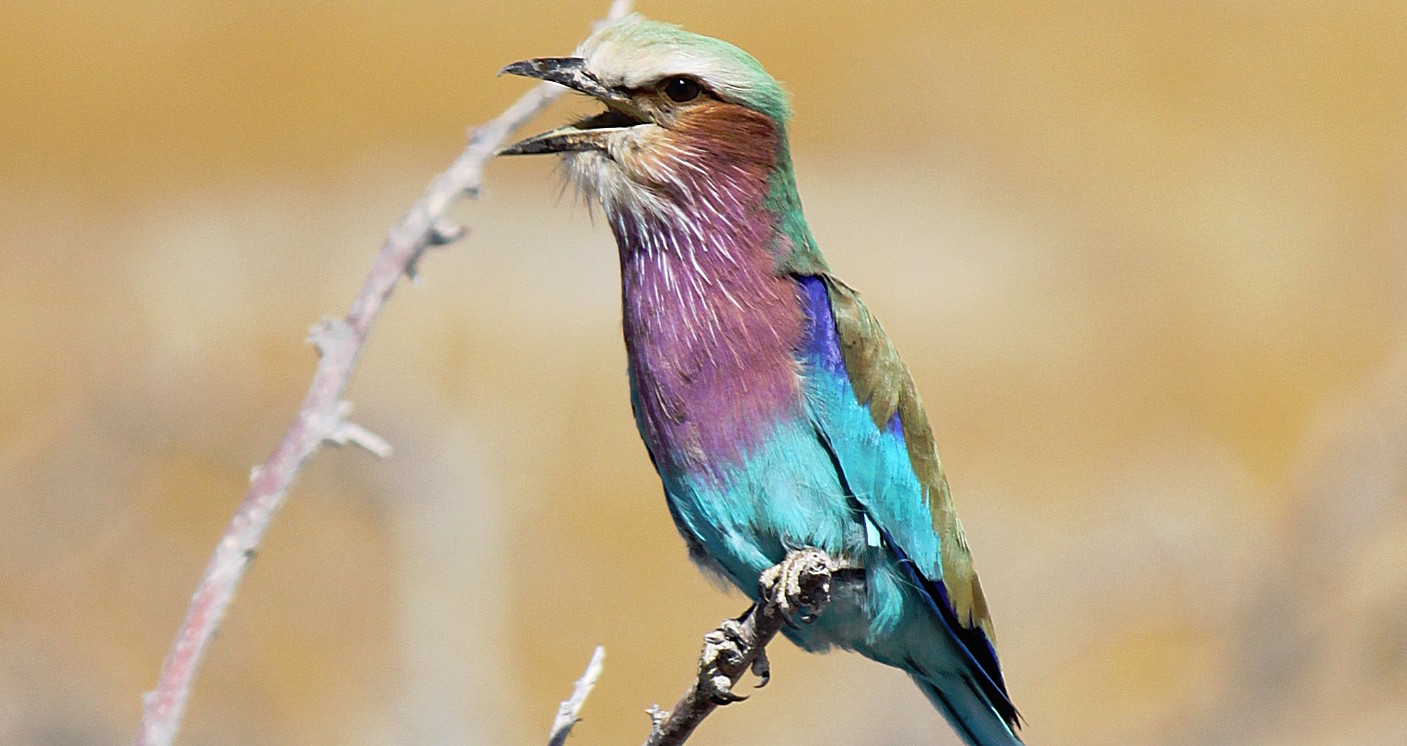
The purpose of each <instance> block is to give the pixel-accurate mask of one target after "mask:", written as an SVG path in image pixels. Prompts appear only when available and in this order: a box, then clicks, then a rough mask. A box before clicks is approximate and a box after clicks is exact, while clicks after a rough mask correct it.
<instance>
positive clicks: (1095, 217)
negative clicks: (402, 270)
mask: <svg viewBox="0 0 1407 746" xmlns="http://www.w3.org/2000/svg"><path fill="white" fill-rule="evenodd" d="M606 4H607V3H606V2H604V0H603V1H602V2H590V3H585V2H575V3H560V4H555V5H550V6H543V5H541V4H524V3H517V4H506V3H484V2H476V1H467V0H461V1H459V2H431V1H428V0H427V1H424V2H410V3H399V4H394V5H390V4H386V3H380V2H366V1H364V0H346V1H344V2H338V3H274V2H242V3H209V2H204V3H189V2H170V1H166V0H159V1H158V0H150V1H143V2H114V1H112V0H93V1H92V2H86V3H38V2H29V3H24V2H16V3H6V4H4V5H3V6H0V100H3V101H4V102H5V103H4V106H3V108H0V349H3V350H4V353H3V360H4V364H3V365H0V742H4V743H15V744H30V743H34V744H86V743H120V742H125V741H126V740H127V739H129V738H130V737H131V734H133V733H134V732H135V728H136V725H137V722H138V719H139V715H140V700H139V696H140V694H141V693H142V692H144V691H146V690H147V689H148V688H150V687H151V686H152V684H153V683H154V681H155V678H156V674H157V671H158V669H159V666H160V664H161V661H162V658H163V656H164V654H165V650H166V647H167V645H168V644H169V642H170V639H171V636H172V634H173V633H174V630H175V628H176V625H177V622H178V621H179V619H180V618H181V615H182V614H183V612H184V609H185V605H186V602H187V600H188V598H189V594H190V592H191V591H192V589H193V588H194V586H195V583H196V581H197V579H198V578H199V576H200V573H201V570H202V568H203V567H204V565H205V562H206V560H207V559H208V557H209V555H210V552H211V550H212V549H213V547H214V544H215V541H216V539H217V537H218V536H219V535H220V533H221V531H222V530H223V528H224V525H225V523H226V521H227V520H228V518H229V516H230V514H231V512H232V511H233V509H234V506H235V505H236V503H237V501H238V499H239V497H240V495H241V494H242V492H243V490H244V488H245V484H246V476H247V474H248V472H249V469H250V467H251V466H252V465H253V464H255V463H258V462H260V461H262V460H263V459H264V457H265V456H266V455H267V453H268V451H269V450H270V449H271V448H272V446H273V444H274V442H275V441H276V439H277V438H278V436H279V435H280V434H281V432H282V431H283V429H284V428H285V427H286V426H287V425H288V423H289V422H290V421H291V418H292V412H293V411H294V409H295V407H296V406H297V403H298V401H299V400H300V399H301V397H302V395H303V391H304V389H305V387H306V385H307V382H308V380H309V378H310V375H311V372H312V369H313V366H314V362H315V356H314V354H313V351H312V350H311V349H310V348H308V347H307V346H305V344H304V343H303V337H304V330H305V329H306V328H307V327H308V326H309V325H310V324H311V323H312V322H314V321H316V320H317V319H318V318H319V317H320V316H321V315H323V314H328V313H341V312H342V311H343V310H344V309H345V308H346V306H347V304H348V302H349V301H350V299H351V297H352V296H353V294H354V293H355V291H356V289H357V288H358V287H359V285H360V281H361V277H362V275H363V274H364V273H365V271H366V270H367V268H368V267H369V266H370V261H371V258H372V257H373V255H374V253H375V252H376V250H377V248H378V247H379V245H380V242H381V239H382V238H383V236H384V234H385V230H386V228H387V227H388V226H389V225H391V224H392V223H393V222H394V221H396V220H397V219H398V218H399V217H400V215H401V214H402V212H403V211H404V210H405V209H406V208H407V207H408V206H409V204H410V203H411V202H412V200H414V199H415V197H416V196H417V195H418V194H419V193H420V191H421V189H422V188H423V187H424V185H425V184H426V183H427V182H428V181H429V179H430V178H431V176H432V175H433V174H435V173H436V172H438V171H439V170H441V169H442V168H443V167H444V166H446V165H447V164H448V163H449V161H450V160H451V159H452V158H453V157H454V156H455V154H456V153H457V152H458V151H459V150H460V148H461V146H462V145H463V142H464V130H465V128H466V127H467V126H468V125H470V124H471V123H474V122H479V121H482V120H485V119H487V118H489V117H491V116H493V115H494V114H495V113H496V112H497V111H498V110H499V109H500V108H501V107H503V106H504V105H506V104H507V103H508V102H510V101H511V100H512V99H513V98H514V97H516V96H517V95H518V94H519V93H521V92H522V91H523V90H524V89H525V88H526V87H527V85H528V84H527V83H526V82H525V81H521V80H516V79H497V78H495V77H494V74H495V72H496V71H497V70H498V68H499V67H500V66H502V65H503V64H505V63H507V62H510V61H513V60H517V59H520V58H524V57H530V56H539V55H552V54H563V53H567V52H569V51H570V50H571V49H572V48H573V46H574V45H575V44H576V42H577V41H578V40H579V39H580V38H582V37H583V36H584V35H585V33H586V31H587V29H588V27H589V23H590V21H591V20H592V19H593V18H595V17H598V16H599V15H601V14H602V13H603V12H604V10H605V6H606ZM640 9H641V10H642V11H644V12H645V13H646V14H648V15H650V16H653V17H656V18H659V19H665V20H671V21H676V22H680V23H683V24H685V25H686V26H687V27H688V28H690V29H692V30H695V31H699V32H703V33H707V34H711V35H715V36H720V37H723V38H726V39H728V40H731V41H733V42H735V43H737V44H739V45H740V46H742V47H744V48H746V49H748V50H750V51H751V52H753V53H754V54H755V55H756V56H757V57H758V58H759V59H761V60H762V61H763V63H764V64H765V65H766V66H767V67H768V69H769V70H770V71H771V72H772V73H774V74H775V75H776V76H777V77H778V78H779V79H781V80H782V81H784V82H785V83H786V84H787V85H788V86H789V88H790V90H791V91H792V93H793V95H794V105H795V110H796V119H795V122H794V126H793V130H792V137H793V142H794V150H795V155H796V162H797V168H798V173H799V180H800V185H801V191H802V195H803V197H804V199H805V201H806V206H807V210H808V215H809V217H810V219H811V222H812V226H813V228H814V229H815V232H816V233H817V235H818V237H819V238H820V240H821V243H822V245H823V246H824V247H825V249H826V251H827V253H828V256H829V258H830V260H831V263H832V265H833V266H834V267H835V269H836V270H837V272H838V273H839V274H840V275H841V276H842V277H844V278H845V279H846V280H847V281H848V282H849V283H851V284H852V285H854V286H855V287H857V288H859V289H860V290H861V291H862V292H863V293H864V294H865V297H866V298H867V300H868V302H869V304H870V306H871V308H872V309H874V310H875V311H876V312H877V313H878V315H879V316H880V317H881V318H882V319H883V320H884V321H885V324H886V325H887V327H888V329H889V331H890V332H891V334H892V335H893V337H894V338H895V339H896V340H897V342H898V344H899V346H900V348H901V349H902V350H903V351H904V353H905V355H906V357H907V359H908V362H909V365H910V367H911V368H912V369H913V372H914V374H915V376H916V378H917V379H918V383H919V387H920V389H921V390H922V392H923V395H924V397H925V400H926V402H927V405H928V409H929V411H930V413H931V415H932V416H933V418H934V425H935V428H936V430H937V432H938V435H939V440H940V443H941V445H942V453H943V457H944V461H945V464H946V465H947V467H948V470H949V475H950V478H951V480H952V483H953V487H954V491H955V495H956V499H957V501H958V506H959V508H960V509H961V512H962V515H963V517H964V520H965V523H966V526H967V531H968V535H969V539H970V541H971V544H972V547H973V549H974V552H975V553H976V557H977V559H978V564H979V567H980V568H981V570H982V574H983V575H982V577H983V580H984V583H985V585H986V588H987V591H988V595H989V596H990V598H991V600H992V606H993V610H994V614H995V616H996V621H997V628H998V630H999V633H1000V635H1001V639H1000V649H1001V652H1002V657H1003V660H1004V661H1005V667H1006V671H1007V678H1008V682H1009V684H1010V688H1011V691H1012V694H1013V697H1014V699H1015V701H1016V703H1017V704H1018V706H1019V707H1020V708H1021V710H1022V712H1023V714H1024V715H1025V716H1026V719H1027V721H1028V726H1027V728H1026V730H1025V731H1024V732H1025V734H1026V737H1027V739H1028V741H1029V742H1030V743H1031V744H1033V745H1036V744H1091V745H1095V746H1098V745H1101V744H1129V743H1147V744H1309V745H1317V744H1400V743H1403V742H1407V250H1405V249H1407V5H1404V4H1402V3H1400V2H1392V1H1383V2H1357V3H1336V4H1320V3H1300V2H1289V1H1283V2H1273V1H1271V2H1233V1H1230V0H1226V1H1224V2H1197V3H1183V2H1148V3H1118V2H1090V3H1077V4H1069V3H1026V2H1021V3H967V2H941V1H940V2H933V0H926V1H925V2H917V1H912V2H892V3H830V4H819V3H815V2H795V1H794V2H771V3H754V2H741V1H735V0H729V1H719V2H712V3H697V2H683V1H682V0H679V1H666V0H646V1H645V2H643V3H641V5H640ZM589 108H591V107H589V106H588V105H587V104H585V103H583V102H580V101H577V102H571V103H566V104H563V105H561V106H560V107H559V108H557V109H555V110H554V111H552V112H550V113H549V114H547V115H544V116H543V117H541V118H540V120H539V121H537V122H535V123H534V124H533V125H531V126H532V127H533V128H534V130H538V129H545V128H547V127H549V126H554V125H555V124H557V123H560V122H562V121H564V120H565V119H566V118H567V117H568V116H570V115H571V114H572V113H575V112H580V111H584V110H587V109H589ZM560 195H561V186H560V182H559V179H558V178H557V176H556V175H555V174H554V173H553V164H551V163H549V162H546V161H544V160H531V159H524V160H515V161H511V162H501V163H495V164H493V165H492V167H491V169H490V171H489V173H488V189H487V192H486V194H485V196H484V198H483V199H481V200H479V201H477V202H474V203H472V204H467V205H462V206H461V207H460V208H459V209H458V211H457V214H458V215H459V217H460V218H462V219H463V220H464V221H466V222H467V223H468V225H469V226H470V235H469V237H468V239H467V240H466V241H463V242H461V243H458V244H456V245H454V246H453V247H452V248H450V249H448V250H444V251H437V252H434V253H432V255H431V256H430V257H429V258H428V259H427V260H426V261H425V263H424V266H423V272H424V277H423V281H422V283H421V284H420V286H419V287H418V288H413V287H410V286H404V287H402V288H401V289H400V290H399V292H398V293H397V294H396V296H395V297H394V298H393V300H392V302H391V303H390V305H389V306H388V308H387V310H386V312H385V314H384V316H383V317H382V319H381V321H380V323H379V325H378V327H377V328H376V330H375V332H374V334H373V336H372V339H371V344H370V346H369V348H368V350H367V352H366V354H365V357H364V361H363V365H362V367H361V369H360V370H359V371H358V373H357V376H356V379H355V381H354V383H353V386H352V387H351V390H350V391H349V394H348V396H349V398H350V399H351V400H352V401H354V402H355V403H356V405H357V413H356V419H357V420H358V421H359V422H361V423H362V424H365V425H366V426H367V427H369V428H370V429H372V430H373V431H375V432H377V433H379V434H381V435H383V436H385V437H387V438H388V439H389V440H391V441H392V443H394V445H395V446H396V449H397V450H396V453H395V455H394V457H392V458H391V459H389V460H386V461H384V462H378V461H376V460H375V459H373V458H371V457H370V456H368V455H366V454H364V453H361V452H359V451H354V450H350V449H348V450H341V451H339V450H336V449H331V450H328V451H326V452H324V453H323V454H322V455H321V456H319V457H318V458H317V459H316V460H315V461H314V462H313V463H312V464H311V466H309V468H308V469H307V470H306V471H305V472H304V475H303V477H302V479H301V481H300V482H299V483H298V484H297V486H296V487H295V489H294V491H293V493H292V496H291V499H290V501H289V503H288V505H287V507H286V509H285V510H284V511H283V512H282V514H280V515H279V516H278V518H277V520H276V522H275V524H274V525H273V528H272V530H271V531H270V533H269V535H268V537H267V540H266V542H265V544H264V548H263V551H262V552H261V553H260V555H259V559H258V561H257V562H256V563H255V565H254V567H253V569H252V571H251V573H250V575H249V576H248V578H247V582H246V583H245V584H244V586H243V588H242V590H241V592H240V595H239V597H238V598H237V599H236V602H235V604H234V606H233V608H232V613H231V615H230V617H229V618H228V620H227V621H226V623H225V624H224V626H223V628H222V630H221V634H220V636H219V637H218V638H217V639H216V641H215V644H214V646H213V649H212V652H211V655H210V657H209V658H208V660H207V661H206V664H205V667H204V669H203V670H202V671H201V674H200V676H199V679H198V682H197V687H196V694H195V697H194V701H193V703H192V707H191V710H190V713H189V716H188V718H187V721H186V728H185V730H184V733H183V738H182V741H183V742H185V743H198V744H249V743H259V744H388V743H446V744H449V743H469V744H498V743H537V742H541V741H542V740H543V738H544V736H545V734H546V732H547V729H548V725H549V723H550V722H551V719H552V716H553V713H554V711H555V708H556V705H557V702H558V701H559V700H560V699H562V698H563V697H565V696H566V695H567V694H568V693H569V691H570V688H571V684H572V681H573V680H574V679H575V678H576V677H577V676H578V675H580V673H581V670H582V669H583V667H584V666H585V664H586V661H587V659H588V657H589V656H590V654H591V650H592V647H593V646H595V645H597V644H603V645H605V646H606V649H607V660H606V671H605V676H604V677H603V678H602V680H601V682H600V684H599V685H598V686H597V688H596V691H595V693H594V694H593V695H592V697H591V700H590V701H589V703H588V705H587V707H586V710H585V713H584V714H585V720H584V722H582V723H581V724H580V725H579V726H578V730H577V731H576V735H575V736H574V740H573V743H581V744H617V743H632V742H639V741H640V740H642V739H643V736H644V734H645V732H646V728H647V726H648V720H647V718H646V716H645V712H644V711H645V708H646V707H647V706H649V705H650V704H652V703H660V704H661V705H664V706H669V705H670V704H672V703H673V702H674V701H675V699H676V698H677V697H678V696H679V695H680V694H681V693H682V692H683V689H684V687H685V686H686V684H687V683H688V681H689V679H690V677H691V676H692V670H693V665H694V661H695V659H696V656H697V654H698V648H699V643H700V638H701V635H702V634H703V633H704V632H705V631H707V630H709V629H711V628H713V627H714V626H715V625H716V624H717V622H718V621H719V620H720V619H722V618H724V617H725V616H730V615H735V614H737V613H738V612H740V611H742V609H743V607H744V603H743V601H742V600H741V597H740V596H738V595H736V594H733V593H728V592H724V591H723V590H721V589H719V588H717V587H715V586H713V585H711V584H710V583H709V582H708V581H706V580H704V579H703V578H702V577H701V576H700V575H699V574H698V573H697V572H695V570H694V569H693V568H692V567H691V566H690V565H689V564H688V562H687V560H686V558H685V553H684V549H683V545H682V542H681V541H680V540H679V538H678V536H677V535H676V534H675V531H674V528H673V526H672V525H671V523H670V520H669V518H668V515H667V512H666V510H665V507H664V503H663V498H662V495H661V491H660V488H659V486H658V482H657V480H656V478H655V476H654V474H653V472H652V470H651V467H650V464H649V461H648V459H647V457H646V454H645V451H644V448H643V447H642V446H641V445H640V444H639V441H638V438H637V436H636V434H635V432H634V425H633V424H632V421H631V418H630V413H629V405H628V400H627V391H626V382H625V376H624V365H625V357H624V350H623V346H622V344H621V341H620V321H619V307H618V305H619V289H618V284H617V270H616V259H615V256H614V245H613V243H612V241H611V238H610V235H609V232H608V231H607V230H606V229H605V227H604V225H601V224H600V223H599V221H597V222H593V220H592V218H591V216H590V215H589V213H588V211H587V210H586V209H585V208H584V207H582V206H580V205H577V204H575V203H574V201H573V199H572V198H571V197H570V195H568V196H566V197H562V196H560ZM772 656H773V670H774V672H775V675H774V678H773V683H772V685H771V686H770V687H769V688H768V689H767V690H765V691H764V692H761V693H759V694H758V696H756V697H754V698H753V700H752V701H750V702H748V703H747V704H744V705H739V706H736V707H732V708H729V709H727V710H725V711H722V712H720V713H718V714H717V715H716V716H714V717H713V718H712V719H710V720H709V721H708V722H707V723H706V724H705V725H704V727H703V728H702V730H701V732H700V733H699V734H698V735H697V736H696V738H695V739H694V740H693V741H692V743H698V744H733V743H815V744H858V743H864V744H910V743H947V744H953V743H956V740H955V739H954V738H953V737H952V736H951V734H950V733H949V732H948V729H947V726H946V725H945V724H944V723H943V722H942V721H941V718H940V717H939V716H938V715H937V714H936V713H934V712H933V711H932V710H931V709H930V708H929V707H928V705H927V704H926V703H925V702H924V700H923V699H922V698H921V697H920V696H919V694H918V693H917V691H916V690H914V689H913V688H912V687H911V685H910V684H909V682H908V681H907V679H905V678H904V677H903V676H901V675H899V674H898V673H897V672H894V671H891V670H888V669H885V668H883V667H880V666H878V665H876V664H873V663H870V662H869V661H866V660H863V659H860V658H858V657H856V656H849V655H841V654H837V655H830V656H806V655H803V654H801V653H799V652H798V651H796V650H795V649H793V648H791V647H790V646H789V645H787V644H785V643H779V644H778V645H776V646H774V648H773V652H772Z"/></svg>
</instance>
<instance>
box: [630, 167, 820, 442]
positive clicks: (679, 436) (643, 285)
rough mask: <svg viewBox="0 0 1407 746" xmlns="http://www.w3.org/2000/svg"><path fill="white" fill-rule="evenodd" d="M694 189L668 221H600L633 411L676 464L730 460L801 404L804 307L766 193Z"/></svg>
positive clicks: (647, 217) (648, 436) (647, 435)
mask: <svg viewBox="0 0 1407 746" xmlns="http://www.w3.org/2000/svg"><path fill="white" fill-rule="evenodd" d="M695 196H697V197H698V199H699V201H697V202H693V203H689V204H682V205H679V208H680V209H678V210H677V211H673V212H672V214H670V215H669V216H668V217H665V216H660V215H654V214H648V215H642V214H636V213H629V212H626V213H619V214H614V215H611V216H610V218H611V225H612V228H613V230H614V232H615V235H616V241H617V244H618V245H619V248H620V261H621V284H622V301H623V321H624V331H625V341H626V349H627V351H628V354H629V358H630V373H631V379H632V381H631V382H632V384H633V386H634V389H635V394H636V401H637V407H638V410H637V416H638V418H639V420H640V426H641V430H642V435H643V436H644V437H645V439H646V441H647V443H648V444H649V446H650V448H651V451H652V452H654V453H655V455H656V458H657V459H662V460H663V461H664V463H661V464H660V465H661V466H662V467H666V468H676V469H714V468H716V467H717V466H718V465H720V464H727V463H729V462H732V461H736V460H737V459H740V458H742V457H744V456H745V455H746V453H747V452H748V450H749V449H750V448H751V447H752V446H754V445H756V444H757V443H758V442H759V441H760V440H761V439H762V438H765V437H766V436H767V435H768V433H770V428H772V427H775V424H776V422H777V421H778V420H779V419H781V418H785V417H790V416H792V415H794V414H795V413H796V412H798V411H799V407H800V394H799V378H798V369H797V362H796V355H795V350H796V348H797V345H798V344H799V343H800V340H801V337H802V327H803V309H802V305H801V302H800V298H799V295H798V289H797V286H796V283H795V282H794V281H793V280H792V279H791V277H790V272H789V271H787V269H786V268H785V266H784V263H783V262H779V260H778V257H779V254H778V247H779V246H785V244H786V242H787V240H788V239H787V238H786V237H785V236H784V235H782V234H781V233H779V221H778V218H777V215H776V214H775V213H774V212H772V210H771V209H770V208H769V205H768V199H769V195H768V194H766V193H765V192H764V191H763V190H761V189H753V190H747V189H733V190H731V191H728V192H725V193H715V194H713V195H709V194H708V193H707V190H703V191H701V192H698V193H696V195H695ZM808 235H809V234H808Z"/></svg>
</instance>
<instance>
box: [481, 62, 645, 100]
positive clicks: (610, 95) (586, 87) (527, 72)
mask: <svg viewBox="0 0 1407 746" xmlns="http://www.w3.org/2000/svg"><path fill="white" fill-rule="evenodd" d="M498 74H499V75H505V74H506V75H521V76H522V77H524V78H537V79H538V80H546V81H548V82H550V83H556V84H558V85H564V86H566V87H568V88H570V89H572V90H574V91H580V92H581V93H585V94H586V95H588V96H591V97H593V98H598V99H600V100H602V101H610V100H612V99H618V98H621V96H620V95H619V94H617V93H616V92H614V91H612V90H610V89H609V88H607V87H605V86H603V85H601V81H599V80H597V79H596V78H595V76H593V75H592V74H591V73H589V72H587V71H586V60H584V59H582V58H580V57H538V58H536V59H531V60H520V61H518V62H514V63H513V64H511V65H508V66H507V67H504V68H503V69H502V70H499V71H498Z"/></svg>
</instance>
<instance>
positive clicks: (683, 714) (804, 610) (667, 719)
mask: <svg viewBox="0 0 1407 746" xmlns="http://www.w3.org/2000/svg"><path fill="white" fill-rule="evenodd" d="M838 569H841V566H840V565H839V564H838V563H836V562H835V561H834V560H832V559H831V558H830V556H829V555H827V554H826V553H825V552H822V551H820V550H819V549H799V550H797V551H794V552H792V553H791V554H788V555H787V558H786V559H785V560H783V561H782V563H781V564H779V565H777V566H776V567H773V568H771V569H769V570H767V572H764V573H763V574H762V577H761V579H760V581H759V585H760V591H761V592H760V594H759V596H760V598H761V599H762V601H761V602H760V603H759V604H757V605H754V606H753V608H751V609H749V610H748V611H747V612H746V613H744V614H743V615H742V616H741V617H740V618H738V619H736V620H734V619H729V620H727V621H725V622H723V624H721V625H719V627H718V629H716V630H714V631H712V632H710V633H708V634H707V635H704V646H703V651H702V652H701V653H700V654H699V674H698V679H697V680H696V681H695V682H694V685H693V687H691V688H690V689H689V691H688V692H687V693H686V694H685V695H684V698H683V699H681V700H679V703H678V704H676V705H675V706H674V711H673V712H665V711H663V710H661V709H659V708H658V707H652V708H650V720H651V722H652V725H651V728H650V737H649V739H647V740H646V741H645V746H677V745H678V744H682V743H684V741H686V740H687V739H688V738H689V736H690V735H691V734H693V732H694V729H695V728H697V727H698V726H699V723H702V722H703V719H704V718H706V717H708V716H709V713H711V712H713V711H714V710H715V709H717V708H718V707H719V706H720V705H726V704H731V703H733V702H740V701H742V700H744V699H747V697H744V696H741V695H738V694H734V693H733V687H734V686H735V685H737V683H738V680H739V679H741V678H742V677H743V674H744V673H746V672H747V671H748V670H751V671H752V672H753V673H754V674H756V675H757V676H758V677H760V678H761V679H762V681H761V683H759V684H758V686H759V687H762V686H766V684H767V681H768V678H769V676H770V671H769V668H768V665H767V655H766V647H767V644H768V643H769V642H771V641H772V638H774V637H776V636H777V632H778V631H779V630H781V628H782V625H783V624H787V623H789V620H790V619H791V618H792V617H793V616H796V617H797V618H798V620H799V621H802V622H810V621H812V620H814V619H815V616H816V615H817V614H819V613H820V612H821V609H822V608H824V607H825V605H826V603H827V602H829V601H830V583H831V576H832V574H833V573H834V572H835V571H836V570H838Z"/></svg>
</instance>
